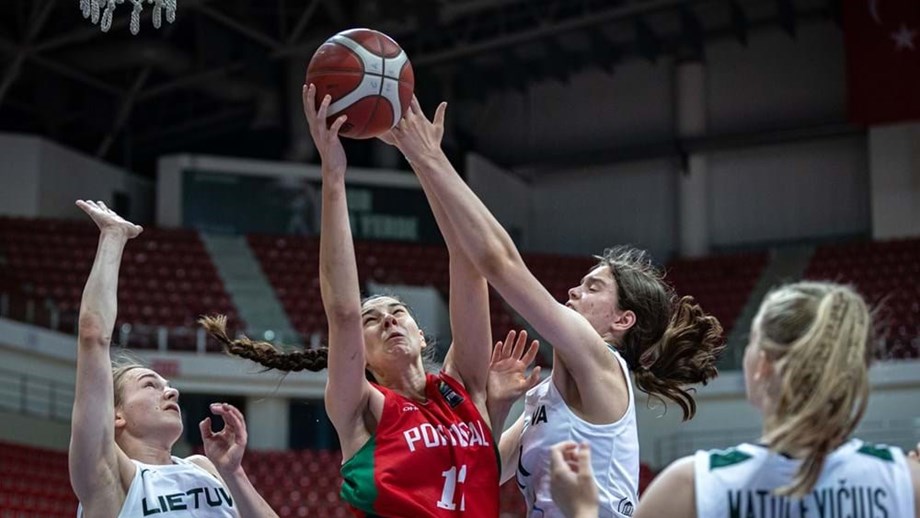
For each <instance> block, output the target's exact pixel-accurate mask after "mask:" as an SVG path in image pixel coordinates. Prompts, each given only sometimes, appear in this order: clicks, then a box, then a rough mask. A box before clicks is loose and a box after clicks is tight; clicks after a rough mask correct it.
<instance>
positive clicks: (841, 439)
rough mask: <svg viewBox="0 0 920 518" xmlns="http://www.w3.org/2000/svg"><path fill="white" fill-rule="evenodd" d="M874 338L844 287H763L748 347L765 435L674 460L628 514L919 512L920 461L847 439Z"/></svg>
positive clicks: (873, 516)
mask: <svg viewBox="0 0 920 518" xmlns="http://www.w3.org/2000/svg"><path fill="white" fill-rule="evenodd" d="M872 340H873V337H872V325H871V315H870V312H869V309H868V308H867V306H866V303H865V302H864V301H863V299H862V297H860V296H859V294H857V293H856V292H855V291H853V290H852V289H851V288H849V287H847V286H841V285H838V284H832V283H824V282H799V283H796V284H790V285H787V286H783V287H781V288H779V289H777V290H775V291H773V292H771V293H770V294H768V295H767V297H766V298H765V299H764V301H763V303H762V304H761V306H760V310H759V311H758V313H757V316H756V318H755V319H754V322H753V324H752V325H751V337H750V343H749V344H748V346H747V349H746V350H745V354H744V380H745V388H746V390H747V395H748V400H749V401H750V402H751V403H752V404H753V405H754V406H755V407H757V408H758V409H759V410H760V411H761V413H762V414H763V417H764V419H763V421H764V425H763V435H762V436H761V438H760V440H759V441H758V442H756V443H744V444H740V445H738V446H736V447H734V448H730V449H727V450H716V451H700V452H697V453H696V455H693V456H690V457H686V458H684V459H681V460H678V461H677V462H675V463H673V464H671V466H669V467H668V468H667V469H666V470H665V471H664V472H663V473H662V474H661V475H660V476H659V477H658V478H657V479H655V481H654V482H653V483H652V485H651V486H650V487H649V489H648V491H647V492H646V493H645V494H644V495H643V496H642V501H641V502H640V504H639V508H638V511H637V512H636V518H660V517H664V516H667V517H669V518H723V517H724V518H731V517H743V518H911V517H916V518H920V463H918V462H916V461H915V460H913V459H907V457H906V456H905V455H904V453H903V452H902V451H901V450H900V449H898V448H892V447H889V446H885V445H874V444H869V443H866V442H863V441H860V440H859V439H854V438H851V437H850V434H851V433H852V432H853V430H854V429H855V428H856V425H857V424H858V423H859V420H860V419H861V418H862V416H863V414H864V412H865V409H866V405H867V403H868V396H869V384H868V363H869V360H870V359H871V357H872V351H871V344H872Z"/></svg>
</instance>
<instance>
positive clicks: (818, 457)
mask: <svg viewBox="0 0 920 518" xmlns="http://www.w3.org/2000/svg"><path fill="white" fill-rule="evenodd" d="M754 322H755V325H756V326H758V330H759V331H760V333H759V343H758V345H759V347H760V348H761V349H762V350H763V351H765V352H766V354H767V356H768V358H770V359H771V360H773V361H775V362H776V372H777V377H776V378H775V380H774V381H775V383H776V386H778V397H777V401H776V405H775V408H773V409H771V410H770V411H768V415H765V416H764V419H765V428H766V430H769V431H768V432H767V433H766V435H765V437H764V440H765V442H766V444H767V445H768V447H769V448H770V450H772V451H774V452H782V453H784V454H788V455H791V456H793V457H795V458H798V459H801V460H802V465H801V466H800V467H799V470H798V472H796V474H795V477H794V478H793V480H792V482H791V483H790V484H789V485H786V486H784V487H781V488H779V489H777V491H776V492H777V494H779V495H790V496H794V497H802V496H805V495H806V494H808V493H809V492H810V491H811V490H812V489H813V488H814V485H815V482H817V480H818V476H819V475H820V474H821V470H822V469H823V467H824V460H825V458H826V457H827V455H828V454H829V453H830V452H831V451H832V450H833V449H834V448H836V447H837V445H839V444H840V443H841V442H843V441H844V440H846V438H847V437H848V436H849V435H850V434H851V433H852V432H853V429H854V428H856V425H857V424H858V423H859V420H860V419H861V418H862V416H863V414H864V413H865V411H866V405H867V403H868V396H869V383H868V364H869V359H870V358H871V346H870V344H871V336H872V324H871V315H870V311H869V308H868V306H867V305H866V302H865V301H864V300H863V298H862V297H861V296H860V295H859V294H858V293H856V291H854V290H853V289H852V288H850V287H849V286H843V285H839V284H834V283H829V282H799V283H795V284H789V285H786V286H783V287H780V288H778V289H776V290H774V291H773V292H771V293H769V294H768V295H767V296H766V297H765V298H764V301H763V303H762V304H761V306H760V311H759V312H758V315H757V318H756V319H755V321H754Z"/></svg>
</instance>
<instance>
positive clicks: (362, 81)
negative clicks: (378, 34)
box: [329, 38, 367, 115]
mask: <svg viewBox="0 0 920 518" xmlns="http://www.w3.org/2000/svg"><path fill="white" fill-rule="evenodd" d="M349 39H351V38H349ZM351 41H355V40H351ZM332 43H333V45H338V46H340V47H342V48H343V49H345V50H347V51H348V52H351V54H352V55H353V56H354V57H355V58H357V59H358V63H361V80H360V81H358V84H356V85H355V87H354V88H352V89H351V90H349V91H347V92H345V93H343V94H342V95H340V96H339V99H341V98H342V97H345V96H346V95H348V94H350V93H352V92H354V91H355V90H357V89H358V88H359V87H360V86H361V84H362V83H364V74H366V73H367V63H365V62H364V60H363V59H361V55H359V54H358V53H357V52H355V51H353V50H351V49H350V48H348V47H347V46H346V45H342V44H341V43H336V42H332ZM355 43H357V42H355ZM358 45H361V44H360V43H358ZM362 46H363V45H362ZM365 48H366V47H365ZM336 100H338V99H336ZM333 102H335V101H333ZM329 104H330V105H331V104H332V103H329ZM336 113H338V112H336ZM333 115H335V114H333Z"/></svg>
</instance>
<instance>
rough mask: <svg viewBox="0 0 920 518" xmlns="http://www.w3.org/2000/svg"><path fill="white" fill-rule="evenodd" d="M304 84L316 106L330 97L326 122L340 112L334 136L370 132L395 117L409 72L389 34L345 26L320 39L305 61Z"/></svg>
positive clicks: (403, 104) (411, 80) (404, 104)
mask: <svg viewBox="0 0 920 518" xmlns="http://www.w3.org/2000/svg"><path fill="white" fill-rule="evenodd" d="M306 83H307V84H308V85H309V84H311V83H312V84H314V85H316V108H317V109H319V105H320V103H322V102H323V98H324V97H325V96H326V95H327V94H328V95H330V96H332V104H330V105H329V118H328V120H327V122H328V123H330V124H331V123H332V121H334V120H335V119H336V118H338V117H339V116H340V115H342V114H345V115H347V116H348V120H347V121H346V122H345V124H344V125H343V126H342V129H341V131H340V132H339V134H340V135H342V136H344V137H349V138H353V139H367V138H373V137H376V136H378V135H380V134H382V133H385V132H386V131H387V130H389V129H390V128H392V127H393V126H395V125H396V123H398V122H399V119H401V118H402V116H403V114H405V113H406V109H407V108H408V107H409V102H410V101H411V100H412V89H413V88H414V86H415V76H414V75H413V73H412V64H411V63H409V58H408V57H407V56H406V53H405V51H403V49H402V48H400V46H399V44H397V43H396V42H395V41H393V39H392V38H390V37H389V36H387V35H386V34H383V33H381V32H378V31H375V30H371V29H350V30H347V31H342V32H340V33H338V34H336V35H335V36H333V37H331V38H329V39H328V40H326V42H325V43H323V44H322V45H321V46H320V47H319V49H317V51H316V53H315V54H313V58H312V59H311V60H310V64H309V65H308V66H307V78H306Z"/></svg>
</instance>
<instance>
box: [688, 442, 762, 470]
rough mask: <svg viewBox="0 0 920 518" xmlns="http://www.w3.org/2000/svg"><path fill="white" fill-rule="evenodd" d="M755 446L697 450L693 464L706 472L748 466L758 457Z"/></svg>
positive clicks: (742, 445)
mask: <svg viewBox="0 0 920 518" xmlns="http://www.w3.org/2000/svg"><path fill="white" fill-rule="evenodd" d="M759 453H760V452H759V451H758V449H757V446H755V445H751V444H747V443H741V444H739V445H737V446H732V447H730V448H722V449H711V450H699V451H697V452H696V455H694V457H693V458H694V462H695V463H696V464H698V465H699V466H700V467H702V468H704V470H706V471H710V472H711V471H717V470H727V469H731V468H738V467H741V466H744V465H746V464H749V463H750V462H751V461H753V460H754V459H756V458H757V457H758V456H760V455H759Z"/></svg>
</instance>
